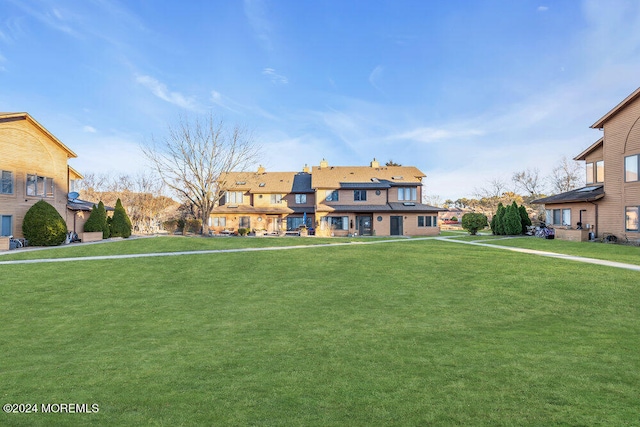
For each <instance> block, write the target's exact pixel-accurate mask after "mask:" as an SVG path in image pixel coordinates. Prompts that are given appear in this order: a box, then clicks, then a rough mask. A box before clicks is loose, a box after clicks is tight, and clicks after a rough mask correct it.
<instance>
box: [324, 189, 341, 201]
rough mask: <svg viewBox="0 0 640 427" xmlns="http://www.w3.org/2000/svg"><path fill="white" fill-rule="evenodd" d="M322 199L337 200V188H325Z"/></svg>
mask: <svg viewBox="0 0 640 427" xmlns="http://www.w3.org/2000/svg"><path fill="white" fill-rule="evenodd" d="M324 200H325V201H326V202H337V201H338V200H339V199H338V190H326V192H325V196H324Z"/></svg>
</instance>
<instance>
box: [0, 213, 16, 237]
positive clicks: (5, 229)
mask: <svg viewBox="0 0 640 427" xmlns="http://www.w3.org/2000/svg"><path fill="white" fill-rule="evenodd" d="M12 220H13V218H12V217H11V215H0V236H11V235H12V234H13V232H12V230H13V227H12V225H11V222H12Z"/></svg>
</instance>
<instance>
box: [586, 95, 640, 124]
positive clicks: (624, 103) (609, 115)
mask: <svg viewBox="0 0 640 427" xmlns="http://www.w3.org/2000/svg"><path fill="white" fill-rule="evenodd" d="M639 96H640V87H639V88H638V89H636V90H635V91H633V93H632V94H631V95H629V96H627V97H626V98H625V99H623V100H622V102H620V103H619V104H618V105H616V106H615V107H613V109H611V111H609V112H608V113H607V114H605V115H604V116H602V117H601V118H600V119H599V120H598V121H597V122H595V123H594V124H592V125H591V128H592V129H602V128H603V127H604V124H605V123H606V122H607V121H608V120H609V119H610V118H612V117H613V116H615V115H616V114H618V113H619V112H620V111H621V110H623V109H624V108H625V107H626V106H627V105H629V104H630V103H631V102H633V101H635V99H636V98H638V97H639Z"/></svg>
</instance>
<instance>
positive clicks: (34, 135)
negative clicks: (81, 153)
mask: <svg viewBox="0 0 640 427" xmlns="http://www.w3.org/2000/svg"><path fill="white" fill-rule="evenodd" d="M75 157H77V156H76V154H75V153H74V152H73V151H72V150H71V149H70V148H69V147H67V146H66V145H65V144H63V143H62V142H61V141H60V140H59V139H58V138H56V137H55V136H54V135H52V134H51V133H50V132H49V131H48V130H47V129H45V128H44V127H43V126H42V125H41V124H40V123H38V122H37V121H36V120H35V119H34V118H33V117H31V116H30V115H29V114H28V113H0V236H4V237H6V236H14V237H16V238H20V237H23V234H22V221H23V219H24V215H25V214H26V213H27V211H28V210H29V208H30V207H31V206H33V205H34V204H35V203H36V202H37V201H39V200H45V201H46V202H48V203H49V204H51V205H52V206H53V207H55V208H56V210H57V211H58V212H59V213H60V215H61V216H62V218H64V219H65V220H66V222H67V228H68V230H75V229H76V228H74V226H75V227H78V228H77V229H78V230H82V228H81V227H79V226H80V225H81V224H78V222H81V223H82V224H83V223H84V217H86V215H85V214H84V213H83V212H85V211H86V210H87V207H86V206H85V205H83V204H82V203H80V202H78V201H75V203H73V201H70V200H69V199H68V195H69V193H70V192H72V191H73V186H74V184H75V183H76V182H77V180H80V179H82V175H81V174H80V173H79V172H77V171H76V170H74V169H73V168H72V167H70V166H69V165H68V160H69V159H71V158H75ZM70 188H71V189H70ZM90 209H91V206H89V207H88V210H90Z"/></svg>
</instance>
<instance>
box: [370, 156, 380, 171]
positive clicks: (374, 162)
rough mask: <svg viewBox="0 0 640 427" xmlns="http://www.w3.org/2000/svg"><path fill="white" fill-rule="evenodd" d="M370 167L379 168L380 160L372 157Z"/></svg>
mask: <svg viewBox="0 0 640 427" xmlns="http://www.w3.org/2000/svg"><path fill="white" fill-rule="evenodd" d="M371 167H372V168H379V167H380V162H379V161H377V160H376V158H375V157H374V158H373V160H372V161H371Z"/></svg>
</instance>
